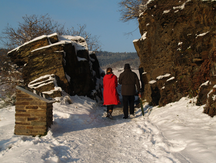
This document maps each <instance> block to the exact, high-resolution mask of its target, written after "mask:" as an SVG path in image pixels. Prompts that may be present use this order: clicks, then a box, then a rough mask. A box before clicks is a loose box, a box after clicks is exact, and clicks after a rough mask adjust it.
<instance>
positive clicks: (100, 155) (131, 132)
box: [0, 96, 216, 163]
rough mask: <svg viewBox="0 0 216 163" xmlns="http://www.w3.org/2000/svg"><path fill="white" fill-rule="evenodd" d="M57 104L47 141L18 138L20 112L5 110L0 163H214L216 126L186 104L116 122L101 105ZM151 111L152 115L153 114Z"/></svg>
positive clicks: (0, 116)
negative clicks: (16, 125)
mask: <svg viewBox="0 0 216 163" xmlns="http://www.w3.org/2000/svg"><path fill="white" fill-rule="evenodd" d="M71 98H72V101H73V104H70V105H61V104H60V103H54V108H53V114H54V124H53V125H52V127H51V129H50V130H49V132H48V134H47V135H46V136H43V137H30V136H17V135H14V134H13V129H14V113H15V108H14V107H9V108H4V109H0V129H1V130H0V162H1V163H8V162H14V163H16V162H22V163H29V162H35V163H43V162H45V163H57V162H58V163H71V162H77V163H86V162H88V163H95V162H97V163H120V162H121V163H122V162H124V163H129V162H130V163H131V162H133V163H141V162H142V163H145V162H146V163H149V162H151V163H187V162H189V163H199V162H200V163H203V162H206V163H212V162H215V160H216V152H215V151H216V141H215V138H216V120H215V118H210V117H208V116H207V115H205V114H202V110H203V108H202V107H198V106H195V105H194V104H193V103H190V102H189V101H190V99H187V98H183V99H182V100H180V101H179V102H176V103H172V104H169V105H167V106H165V107H161V108H159V107H154V108H152V112H150V110H149V109H151V108H150V107H149V106H148V105H147V106H146V107H145V112H146V114H145V116H144V117H143V116H142V115H141V111H140V108H136V110H135V111H136V112H135V113H136V117H135V118H132V119H122V117H123V114H122V111H121V108H118V107H117V108H115V109H114V113H113V115H114V120H110V119H108V118H106V117H105V116H106V113H105V112H106V111H105V110H106V108H105V107H101V106H98V104H96V102H95V101H93V100H91V99H89V98H87V97H80V96H72V97H71ZM148 111H149V112H148Z"/></svg>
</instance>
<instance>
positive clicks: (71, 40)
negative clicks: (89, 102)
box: [8, 33, 102, 100]
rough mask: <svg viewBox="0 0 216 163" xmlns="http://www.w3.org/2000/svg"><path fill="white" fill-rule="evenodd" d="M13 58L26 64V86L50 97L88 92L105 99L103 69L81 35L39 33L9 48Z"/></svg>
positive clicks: (22, 64)
mask: <svg viewBox="0 0 216 163" xmlns="http://www.w3.org/2000/svg"><path fill="white" fill-rule="evenodd" d="M8 55H9V56H10V58H11V60H12V61H13V62H14V63H15V64H17V65H19V66H23V79H24V83H25V85H26V86H29V87H30V88H32V89H35V90H36V91H38V92H42V93H44V94H45V95H47V96H50V97H60V96H61V95H62V90H63V91H65V92H66V93H68V94H69V95H75V94H76V95H83V96H85V95H87V96H89V97H91V98H93V99H96V100H101V99H102V91H101V88H102V77H101V69H100V66H99V63H98V60H97V57H96V55H95V54H94V53H90V52H89V51H88V48H87V43H86V41H85V39H84V38H82V37H80V36H59V35H58V34H57V33H54V34H52V35H43V36H40V37H37V38H35V39H33V40H31V41H29V42H27V43H25V44H23V45H21V46H20V47H17V48H16V49H13V50H12V51H10V52H8Z"/></svg>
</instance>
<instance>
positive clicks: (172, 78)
mask: <svg viewBox="0 0 216 163" xmlns="http://www.w3.org/2000/svg"><path fill="white" fill-rule="evenodd" d="M174 79H175V77H174V76H173V77H171V78H169V79H167V82H168V81H171V80H174Z"/></svg>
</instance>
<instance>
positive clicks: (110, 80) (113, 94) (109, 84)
mask: <svg viewBox="0 0 216 163" xmlns="http://www.w3.org/2000/svg"><path fill="white" fill-rule="evenodd" d="M117 86H118V82H117V77H116V76H115V75H114V74H113V72H112V68H110V67H109V68H107V70H106V75H105V76H104V78H103V99H104V105H106V106H107V117H108V118H112V112H113V107H114V105H118V104H120V100H119V97H118V93H117V90H116V87H117Z"/></svg>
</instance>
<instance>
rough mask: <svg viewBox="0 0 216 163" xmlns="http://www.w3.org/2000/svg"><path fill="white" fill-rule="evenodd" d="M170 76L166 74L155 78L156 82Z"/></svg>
mask: <svg viewBox="0 0 216 163" xmlns="http://www.w3.org/2000/svg"><path fill="white" fill-rule="evenodd" d="M170 75H171V74H169V73H166V74H165V75H160V76H158V77H156V79H157V80H161V79H163V78H166V77H169V76H170Z"/></svg>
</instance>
